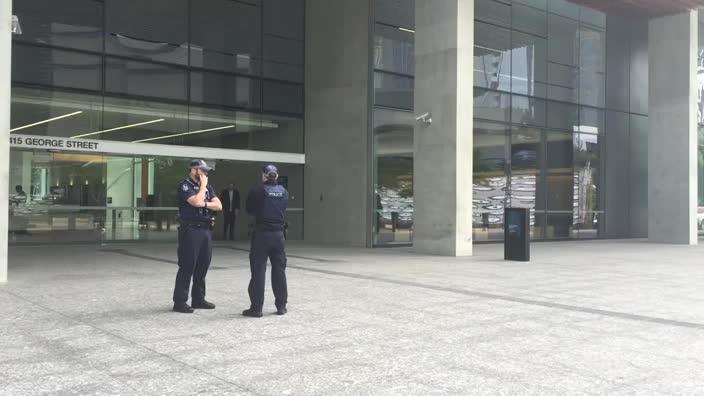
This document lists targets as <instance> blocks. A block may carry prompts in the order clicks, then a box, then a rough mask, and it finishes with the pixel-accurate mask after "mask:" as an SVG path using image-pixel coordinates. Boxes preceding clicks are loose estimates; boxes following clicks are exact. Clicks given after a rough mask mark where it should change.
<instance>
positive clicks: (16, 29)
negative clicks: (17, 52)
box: [11, 15, 22, 34]
mask: <svg viewBox="0 0 704 396" xmlns="http://www.w3.org/2000/svg"><path fill="white" fill-rule="evenodd" d="M11 30H12V34H22V26H20V19H19V18H18V17H17V15H13V16H12V27H11Z"/></svg>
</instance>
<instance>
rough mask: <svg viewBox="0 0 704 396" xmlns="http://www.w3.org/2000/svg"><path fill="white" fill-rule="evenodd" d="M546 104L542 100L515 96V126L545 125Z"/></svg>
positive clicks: (513, 108)
mask: <svg viewBox="0 0 704 396" xmlns="http://www.w3.org/2000/svg"><path fill="white" fill-rule="evenodd" d="M545 107H546V104H545V101H544V100H542V99H537V98H529V97H526V96H518V95H513V97H512V99H511V117H512V122H513V123H514V124H521V125H535V126H544V125H545V112H546V109H545Z"/></svg>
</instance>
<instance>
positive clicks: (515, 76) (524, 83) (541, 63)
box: [475, 32, 547, 97]
mask: <svg viewBox="0 0 704 396" xmlns="http://www.w3.org/2000/svg"><path fill="white" fill-rule="evenodd" d="M511 40H512V43H513V45H512V48H513V49H512V50H511V64H512V69H511V70H512V72H511V73H512V78H511V89H512V91H513V92H514V93H520V94H524V95H529V96H540V97H544V96H545V85H544V84H543V83H545V82H547V62H546V59H547V44H546V42H545V39H542V38H539V37H536V36H533V35H530V34H524V33H518V32H513V33H512V37H511ZM475 85H476V84H475Z"/></svg>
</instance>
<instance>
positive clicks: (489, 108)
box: [372, 0, 648, 245]
mask: <svg viewBox="0 0 704 396" xmlns="http://www.w3.org/2000/svg"><path fill="white" fill-rule="evenodd" d="M375 4H376V7H375V13H376V14H375V21H376V23H375V26H374V48H373V55H374V56H373V69H374V76H375V78H374V99H375V100H374V114H373V119H374V122H373V131H372V133H373V139H372V141H373V148H374V149H373V152H374V165H375V166H374V175H375V179H374V192H375V194H376V200H377V206H376V208H375V219H374V224H375V227H374V242H375V244H378V245H381V244H388V243H398V242H406V243H408V242H412V218H413V215H412V214H413V206H412V205H413V199H412V191H411V190H409V189H407V188H404V185H405V184H404V181H406V180H412V172H413V158H412V147H413V121H414V120H413V117H412V116H411V114H409V113H408V111H409V110H412V109H413V92H412V88H413V73H414V66H413V43H414V41H413V35H414V31H413V30H414V23H413V22H414V20H413V17H412V16H411V14H412V12H413V10H414V2H413V1H396V0H376V2H375ZM409 11H410V12H409ZM644 26H645V31H643V25H642V24H641V25H639V24H637V23H635V22H631V23H630V24H629V23H623V24H622V23H620V22H619V21H616V20H614V23H610V24H609V29H611V28H612V27H613V28H614V32H613V33H610V34H608V35H607V18H606V15H605V14H604V13H602V12H598V11H595V10H592V9H590V8H586V7H581V6H578V5H576V4H574V3H571V2H569V1H566V0H541V1H536V0H476V2H475V31H474V39H475V48H474V71H473V73H474V84H475V88H474V117H475V119H474V121H475V126H474V186H473V190H474V191H473V194H474V203H473V213H474V219H473V223H474V235H473V237H474V240H475V241H478V242H481V241H500V240H502V239H503V221H504V220H503V211H504V208H506V207H521V208H527V209H530V212H531V226H532V238H533V239H536V240H541V239H547V240H553V239H572V238H600V237H623V236H640V234H642V233H643V232H644V231H645V232H647V221H646V222H645V223H644V222H643V221H642V218H643V213H642V209H643V208H645V210H646V212H647V198H646V197H647V161H646V160H644V159H643V158H647V124H648V123H647V103H648V102H647V24H645V25H644ZM619 29H621V30H623V29H625V31H624V32H621V31H619ZM643 33H645V34H643ZM607 42H609V43H608V44H609V45H607ZM643 44H645V58H643V53H644V52H643ZM612 48H613V49H612ZM610 73H612V75H611V76H610V77H609V74H610ZM619 73H622V74H621V75H619ZM607 77H609V78H610V79H609V78H607ZM624 81H625V82H624ZM409 89H410V91H409ZM624 120H625V122H622V121H624ZM607 123H609V125H607ZM609 139H613V142H614V144H613V145H611V146H610V145H609V144H608V142H609ZM616 147H618V150H621V151H623V150H624V149H625V150H626V151H627V152H628V153H627V154H626V155H624V154H623V153H621V154H620V155H619V153H618V151H617V152H613V151H614V150H615V148H616ZM406 149H408V150H410V154H409V155H406ZM607 154H608V155H607ZM643 155H645V157H643ZM619 161H621V162H619ZM644 161H645V162H644ZM607 164H608V167H607ZM607 168H608V169H609V170H611V169H612V168H615V171H614V173H613V174H612V175H610V174H608V172H607V171H606V169H607ZM619 172H622V173H619ZM643 172H645V173H643ZM609 178H610V179H609ZM607 180H608V181H609V182H610V183H612V184H609V188H610V189H607ZM644 187H645V189H646V191H645V194H642V191H643V188H644ZM644 200H645V203H643V202H644ZM611 206H613V211H612V215H611V216H609V215H607V213H608V212H609V210H610V207H611ZM620 206H625V207H627V208H633V210H632V211H631V212H629V211H628V210H625V211H622V210H621V208H620ZM403 213H408V215H407V216H405V218H408V219H409V224H410V225H409V227H410V230H411V232H410V233H408V234H407V233H405V232H399V230H400V229H401V227H399V223H398V220H400V219H401V216H402V214H403ZM646 214H647V213H646ZM619 216H621V217H619ZM646 218H647V217H646ZM397 219H398V220H397ZM389 223H390V224H389ZM644 224H646V227H644ZM404 225H405V224H404Z"/></svg>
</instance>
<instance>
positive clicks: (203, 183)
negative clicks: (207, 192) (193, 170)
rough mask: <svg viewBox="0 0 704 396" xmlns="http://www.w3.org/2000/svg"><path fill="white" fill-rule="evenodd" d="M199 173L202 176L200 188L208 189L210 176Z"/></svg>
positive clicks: (200, 177)
mask: <svg viewBox="0 0 704 396" xmlns="http://www.w3.org/2000/svg"><path fill="white" fill-rule="evenodd" d="M198 173H199V174H200V176H199V177H198V179H199V181H200V186H201V187H208V175H207V174H206V173H205V172H203V171H199V172H198Z"/></svg>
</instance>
